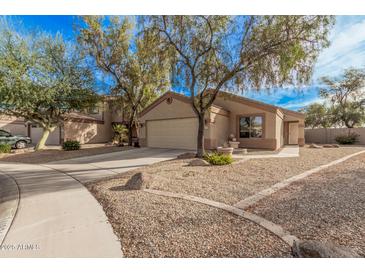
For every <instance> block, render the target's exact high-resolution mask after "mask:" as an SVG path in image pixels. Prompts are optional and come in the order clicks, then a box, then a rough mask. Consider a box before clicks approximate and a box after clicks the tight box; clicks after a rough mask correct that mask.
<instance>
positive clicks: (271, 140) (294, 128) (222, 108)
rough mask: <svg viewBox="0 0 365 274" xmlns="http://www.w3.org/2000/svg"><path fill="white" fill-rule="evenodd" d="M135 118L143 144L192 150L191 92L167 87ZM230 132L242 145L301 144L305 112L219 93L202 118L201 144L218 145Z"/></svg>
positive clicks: (194, 137)
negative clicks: (177, 90)
mask: <svg viewBox="0 0 365 274" xmlns="http://www.w3.org/2000/svg"><path fill="white" fill-rule="evenodd" d="M139 120H140V132H139V138H140V144H141V145H142V146H148V147H161V148H182V149H196V146H197V132H198V120H197V118H196V114H195V112H194V111H193V109H192V107H191V105H190V98H189V97H186V96H184V95H181V94H177V93H174V92H167V93H165V94H164V95H162V96H161V97H159V98H158V99H157V100H156V101H154V102H153V103H152V104H151V105H149V106H148V107H147V108H146V109H145V110H143V111H142V112H141V113H140V115H139ZM231 134H233V135H234V136H235V137H236V139H237V141H239V142H240V145H239V146H240V147H245V148H262V149H271V150H277V149H279V148H281V147H282V146H283V145H285V144H299V145H304V114H302V113H299V112H295V111H290V110H287V109H283V108H280V107H276V106H273V105H269V104H264V103H261V102H258V101H254V100H251V99H247V98H244V97H241V96H238V95H234V94H231V93H227V92H220V93H219V95H218V97H217V98H216V100H215V102H214V105H213V106H212V107H211V109H210V111H209V113H208V114H207V115H206V118H205V129H204V138H205V139H204V145H205V147H206V148H207V149H214V148H216V147H217V146H222V145H223V144H224V143H225V142H227V141H228V137H229V135H231Z"/></svg>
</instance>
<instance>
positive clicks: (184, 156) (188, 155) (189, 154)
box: [177, 152, 196, 159]
mask: <svg viewBox="0 0 365 274" xmlns="http://www.w3.org/2000/svg"><path fill="white" fill-rule="evenodd" d="M195 157H196V153H194V152H186V153H183V154H180V155H178V156H177V159H192V158H195Z"/></svg>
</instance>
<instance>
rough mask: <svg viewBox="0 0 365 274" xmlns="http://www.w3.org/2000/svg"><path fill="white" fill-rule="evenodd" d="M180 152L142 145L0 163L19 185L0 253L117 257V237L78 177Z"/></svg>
mask: <svg viewBox="0 0 365 274" xmlns="http://www.w3.org/2000/svg"><path fill="white" fill-rule="evenodd" d="M181 152H182V151H179V150H169V149H147V148H143V149H138V150H131V151H123V152H116V153H109V154H102V155H97V156H92V157H84V158H78V159H72V160H65V161H62V162H54V163H50V164H47V165H31V164H20V163H7V162H2V163H0V170H1V171H2V172H4V173H6V174H7V175H9V176H11V177H12V178H13V179H14V180H15V181H16V183H17V184H18V186H19V188H20V203H19V207H18V209H17V214H16V216H15V218H14V220H13V223H12V225H11V227H10V229H9V231H8V233H7V235H6V237H5V240H4V242H3V244H2V248H1V250H0V257H121V256H122V251H121V246H120V242H119V240H118V239H117V237H116V236H115V235H114V233H113V230H112V227H111V225H110V224H109V223H108V221H107V217H106V216H105V214H104V211H103V209H102V207H101V206H100V205H99V203H98V202H97V201H96V200H95V199H94V197H93V196H92V195H91V194H90V193H89V192H88V191H87V189H86V188H85V187H84V186H83V185H82V184H80V182H79V181H81V182H86V181H90V180H95V179H100V178H103V177H108V176H112V175H115V174H117V173H122V172H125V171H128V170H131V169H134V168H138V167H140V166H143V165H148V164H152V163H156V162H159V161H163V160H168V159H171V158H174V157H176V155H178V154H179V153H181ZM1 193H2V195H3V196H4V197H5V196H6V195H7V193H6V192H1ZM13 204H14V205H15V203H13ZM13 210H14V208H13Z"/></svg>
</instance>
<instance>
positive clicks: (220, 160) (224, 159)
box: [204, 152, 233, 166]
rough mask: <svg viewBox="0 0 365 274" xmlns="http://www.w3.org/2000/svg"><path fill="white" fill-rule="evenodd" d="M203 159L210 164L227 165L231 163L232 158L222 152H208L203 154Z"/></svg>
mask: <svg viewBox="0 0 365 274" xmlns="http://www.w3.org/2000/svg"><path fill="white" fill-rule="evenodd" d="M204 159H205V160H206V161H208V162H209V163H210V164H212V165H218V166H222V165H229V164H232V163H233V159H232V156H231V155H228V154H222V153H217V152H214V153H209V154H206V155H205V156H204Z"/></svg>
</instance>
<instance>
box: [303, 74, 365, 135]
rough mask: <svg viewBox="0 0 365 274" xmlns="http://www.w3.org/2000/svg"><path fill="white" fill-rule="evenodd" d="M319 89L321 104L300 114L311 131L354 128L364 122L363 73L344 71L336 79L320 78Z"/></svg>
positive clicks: (364, 93) (364, 79)
mask: <svg viewBox="0 0 365 274" xmlns="http://www.w3.org/2000/svg"><path fill="white" fill-rule="evenodd" d="M321 80H322V83H323V84H324V85H325V87H324V88H322V89H321V90H320V97H321V98H322V99H323V100H324V102H323V103H314V104H311V105H309V106H307V107H306V108H304V109H302V110H301V111H302V112H304V113H305V114H306V118H305V125H306V127H310V128H318V127H321V128H330V127H347V128H354V127H359V126H362V125H363V124H364V123H365V70H364V69H354V68H351V69H347V70H345V71H344V74H343V75H342V76H341V77H338V78H330V77H323V78H322V79H321Z"/></svg>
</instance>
